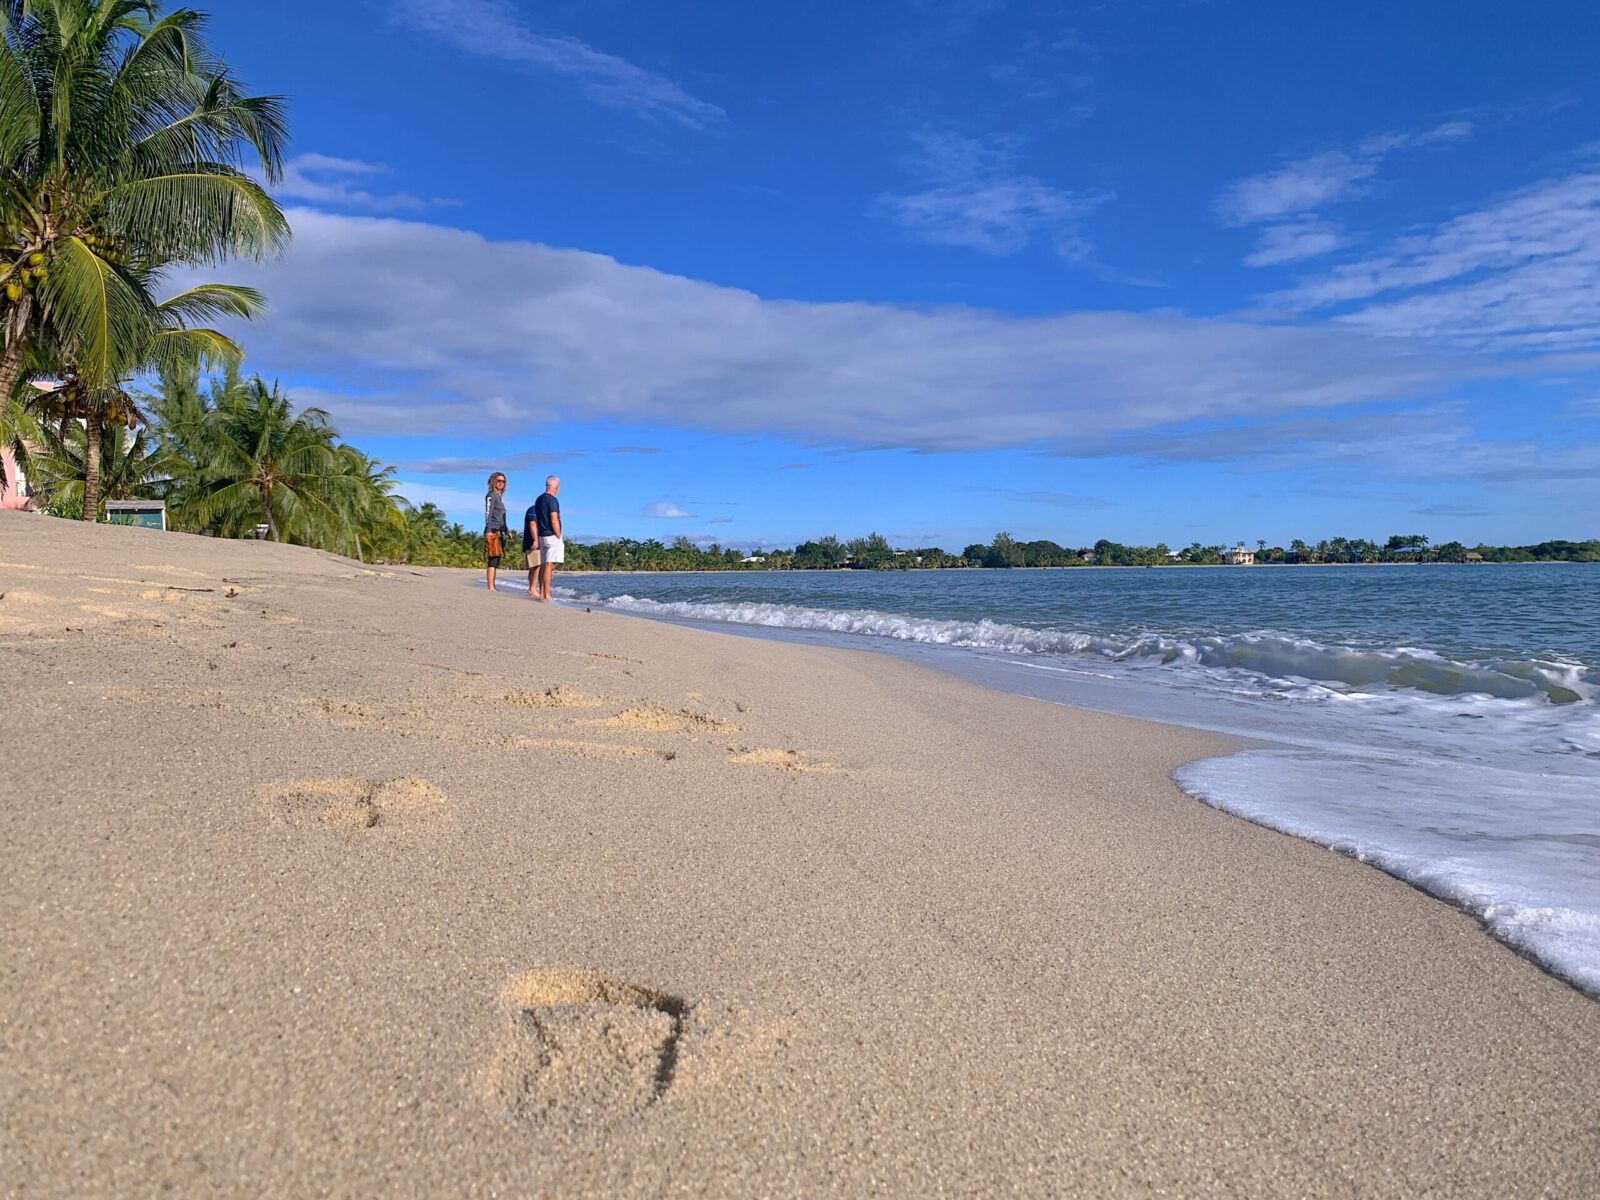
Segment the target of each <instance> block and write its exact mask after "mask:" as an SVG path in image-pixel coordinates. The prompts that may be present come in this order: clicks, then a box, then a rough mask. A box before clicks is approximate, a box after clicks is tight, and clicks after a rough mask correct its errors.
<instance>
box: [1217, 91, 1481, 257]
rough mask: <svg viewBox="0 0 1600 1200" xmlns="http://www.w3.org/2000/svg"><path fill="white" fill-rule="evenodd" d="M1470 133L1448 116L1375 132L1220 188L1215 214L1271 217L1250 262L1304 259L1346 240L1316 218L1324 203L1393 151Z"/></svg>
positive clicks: (1356, 191)
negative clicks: (1427, 124) (1415, 127)
mask: <svg viewBox="0 0 1600 1200" xmlns="http://www.w3.org/2000/svg"><path fill="white" fill-rule="evenodd" d="M1471 132H1472V126H1471V125H1470V124H1468V123H1467V122H1465V121H1447V122H1445V123H1444V124H1442V125H1436V126H1434V127H1433V128H1431V129H1424V130H1420V131H1414V132H1410V133H1380V134H1375V135H1374V136H1372V137H1369V138H1366V139H1365V140H1363V141H1362V142H1361V143H1360V144H1359V145H1358V146H1357V147H1356V148H1355V149H1354V150H1326V151H1323V152H1322V153H1320V154H1313V155H1311V156H1310V157H1308V158H1301V159H1296V160H1294V161H1293V162H1289V163H1285V164H1284V165H1283V166H1281V167H1279V168H1278V169H1277V170H1276V171H1268V172H1266V173H1265V174H1262V175H1253V176H1251V177H1250V178H1248V179H1241V180H1239V181H1238V182H1236V183H1234V184H1232V185H1230V186H1229V187H1228V188H1226V189H1224V191H1223V192H1222V194H1221V195H1220V196H1218V197H1217V202H1216V213H1217V217H1218V218H1219V219H1220V220H1221V221H1222V222H1223V223H1224V224H1226V225H1260V224H1263V223H1265V222H1271V224H1268V225H1267V227H1266V228H1265V229H1263V230H1262V231H1261V232H1260V234H1259V235H1258V236H1257V238H1256V248H1255V249H1254V250H1253V251H1251V252H1250V253H1249V254H1248V255H1246V256H1245V258H1244V263H1245V265H1246V266H1249V267H1267V266H1280V265H1282V264H1284V263H1291V262H1303V261H1305V260H1306V259H1311V258H1319V257H1321V256H1322V255H1325V254H1331V253H1333V252H1334V251H1335V250H1341V249H1343V248H1344V247H1345V246H1347V245H1349V244H1350V239H1349V238H1347V237H1346V236H1345V235H1344V232H1343V231H1342V230H1341V229H1340V228H1339V226H1337V225H1334V224H1332V223H1330V222H1327V221H1322V220H1318V219H1317V217H1316V216H1315V213H1316V211H1317V210H1318V209H1320V208H1322V207H1324V206H1325V205H1328V204H1333V203H1337V202H1338V201H1341V200H1349V199H1352V198H1354V197H1356V196H1359V195H1361V194H1362V193H1363V192H1364V191H1365V190H1366V185H1367V181H1368V180H1370V179H1372V178H1373V176H1375V175H1376V174H1377V173H1378V169H1379V168H1380V167H1381V166H1382V165H1383V161H1384V159H1385V158H1386V157H1387V156H1388V155H1390V154H1393V153H1395V152H1396V151H1398V150H1408V149H1412V148H1414V147H1417V146H1426V145H1430V144H1432V143H1435V142H1448V141H1455V140H1457V139H1458V138H1463V137H1466V136H1467V135H1468V134H1470V133H1471Z"/></svg>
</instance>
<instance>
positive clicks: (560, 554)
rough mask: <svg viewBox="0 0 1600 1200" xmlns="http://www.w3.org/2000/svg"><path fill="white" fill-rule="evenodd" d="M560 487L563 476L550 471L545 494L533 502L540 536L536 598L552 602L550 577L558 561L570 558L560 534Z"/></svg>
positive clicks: (535, 522) (534, 523)
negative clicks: (558, 496)
mask: <svg viewBox="0 0 1600 1200" xmlns="http://www.w3.org/2000/svg"><path fill="white" fill-rule="evenodd" d="M560 490H561V480H560V478H559V477H557V476H555V475H551V476H549V477H548V478H546V479H545V481H544V495H542V496H540V497H539V498H538V499H537V500H535V501H534V502H533V525H534V529H535V531H536V532H537V534H538V537H539V589H538V594H537V595H535V596H534V599H535V600H540V601H543V602H544V603H546V604H548V603H550V577H551V576H552V575H554V574H555V571H556V564H557V563H562V562H565V561H566V560H567V553H566V545H565V543H564V542H563V540H562V537H561V502H560V501H559V500H557V499H556V493H557V492H559V491H560Z"/></svg>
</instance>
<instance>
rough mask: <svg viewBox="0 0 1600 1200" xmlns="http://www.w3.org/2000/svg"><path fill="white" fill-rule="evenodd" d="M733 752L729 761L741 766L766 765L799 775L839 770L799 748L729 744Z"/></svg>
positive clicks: (775, 769) (769, 767)
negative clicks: (782, 748) (750, 747)
mask: <svg viewBox="0 0 1600 1200" xmlns="http://www.w3.org/2000/svg"><path fill="white" fill-rule="evenodd" d="M728 749H729V750H730V751H732V752H733V753H732V754H731V755H730V757H729V758H728V761H729V762H731V763H734V764H735V765H737V766H741V767H766V768H768V769H769V770H773V771H791V772H793V773H795V774H797V775H818V774H824V773H827V772H832V771H837V770H838V768H837V767H835V766H833V765H832V764H830V763H819V762H812V761H810V760H809V759H808V758H807V757H806V756H805V754H804V753H802V752H801V751H799V750H775V749H771V748H768V747H759V748H757V749H754V750H751V749H740V748H739V747H737V746H729V747H728Z"/></svg>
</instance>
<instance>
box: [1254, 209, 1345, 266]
mask: <svg viewBox="0 0 1600 1200" xmlns="http://www.w3.org/2000/svg"><path fill="white" fill-rule="evenodd" d="M1349 243H1350V239H1349V238H1348V237H1347V236H1346V235H1345V233H1344V230H1342V229H1341V228H1339V226H1337V225H1335V224H1333V223H1332V222H1330V221H1315V220H1310V221H1292V222H1289V223H1286V224H1283V225H1270V226H1268V227H1267V228H1266V229H1263V230H1262V231H1261V236H1260V238H1259V239H1258V240H1257V241H1256V248H1255V250H1254V251H1253V252H1251V253H1250V254H1248V255H1246V256H1245V260H1244V263H1245V266H1247V267H1269V266H1277V265H1279V264H1282V263H1291V262H1302V261H1304V260H1305V259H1308V258H1320V257H1321V256H1322V255H1324V254H1331V253H1333V252H1334V251H1335V250H1338V249H1340V248H1341V247H1343V246H1347V245H1349Z"/></svg>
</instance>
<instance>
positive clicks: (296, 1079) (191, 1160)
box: [0, 512, 1600, 1200]
mask: <svg viewBox="0 0 1600 1200" xmlns="http://www.w3.org/2000/svg"><path fill="white" fill-rule="evenodd" d="M513 582H514V581H513ZM0 593H4V595H3V597H0V688H3V689H4V694H5V697H6V701H5V707H4V709H3V710H0V837H3V845H4V847H5V863H6V870H5V872H4V878H3V880H0V921H3V928H4V931H5V934H4V937H5V943H4V954H3V955H0V1014H3V1015H0V1022H3V1025H0V1029H3V1036H0V1183H3V1188H4V1192H5V1194H8V1195H19V1196H20V1195H26V1196H57V1195H60V1196H68V1195H71V1196H84V1195H134V1194H141V1195H142V1194H149V1193H154V1192H157V1191H160V1190H162V1189H167V1190H170V1191H172V1192H174V1193H175V1194H190V1195H200V1194H208V1195H228V1196H257V1195H297V1196H301V1195H324V1194H344V1195H378V1194H382V1195H391V1196H402V1195H481V1196H492V1195H551V1196H600V1195H694V1196H701V1195H706V1196H749V1195H838V1196H859V1195H866V1194H881V1195H904V1196H929V1195H952V1196H954V1195H974V1196H977V1195H1038V1196H1061V1195H1080V1196H1093V1197H1116V1196H1158V1195H1178V1196H1230V1197H1237V1196H1263V1197H1266V1196H1307V1197H1309V1196H1363V1197H1366V1196H1416V1195H1429V1196H1481V1197H1519V1196H1529V1197H1532V1196H1553V1197H1575V1198H1577V1197H1582V1198H1585V1200H1587V1198H1588V1197H1592V1196H1594V1195H1596V1194H1600V1055H1597V1053H1596V1050H1595V1047H1596V1046H1597V1045H1600V1005H1597V1004H1595V1003H1594V1002H1593V1001H1590V1000H1588V999H1585V998H1584V997H1582V996H1581V995H1579V994H1578V993H1576V992H1575V991H1573V990H1572V989H1570V988H1568V987H1567V986H1566V985H1564V984H1562V983H1560V982H1558V981H1556V980H1554V979H1552V978H1550V977H1548V976H1546V975H1545V974H1543V973H1542V972H1540V971H1539V970H1538V969H1537V968H1536V967H1534V966H1533V965H1532V964H1530V963H1528V962H1526V961H1524V960H1523V959H1521V958H1519V957H1517V956H1516V955H1515V954H1513V953H1512V952H1511V951H1509V950H1507V949H1506V948H1505V947H1503V946H1501V945H1499V944H1497V943H1496V942H1494V941H1493V940H1491V939H1490V938H1489V937H1488V936H1487V935H1485V934H1484V933H1483V932H1482V931H1481V930H1480V929H1479V928H1478V927H1477V925H1476V923H1475V922H1474V921H1472V920H1471V919H1470V918H1469V917H1467V916H1466V915H1464V914H1462V913H1460V912H1457V911H1455V910H1453V909H1451V908H1448V907H1446V906H1445V905H1442V904H1439V903H1436V902H1434V901H1432V900H1430V899H1428V898H1427V897H1425V896H1423V895H1421V894H1420V893H1418V892H1416V891H1414V890H1412V889H1411V888H1409V887H1407V886H1405V885H1404V884H1401V883H1399V882H1397V881H1395V880H1393V879H1390V878H1388V877H1387V876H1384V875H1382V874H1380V873H1379V872H1377V871H1375V870H1372V869H1369V868H1367V867H1364V866H1362V865H1360V864H1358V863H1355V862H1353V861H1350V860H1348V859H1345V858H1342V857H1340V856H1338V855H1335V854H1332V853H1330V852H1328V851H1325V850H1321V849H1318V848H1316V847H1314V846H1311V845H1309V844H1306V843H1303V842H1299V841H1297V840H1295V839H1292V838H1288V837H1285V836H1282V835H1279V834H1276V833H1272V832H1270V831H1268V830H1264V829H1260V828H1257V827H1255V826H1252V825H1249V824H1247V823H1245V822H1243V821H1239V820H1237V819H1234V818H1232V817H1229V816H1226V815H1224V814H1222V813H1219V812H1216V811H1214V810H1212V809H1209V808H1206V807H1205V806H1203V805H1201V804H1198V803H1196V802H1194V801H1192V800H1189V799H1187V798H1186V797H1184V796H1183V795H1182V794H1181V793H1180V792H1179V791H1178V790H1177V789H1176V787H1175V786H1174V785H1173V784H1172V783H1171V782H1170V778H1169V776H1170V772H1171V771H1172V770H1173V768H1174V767H1176V766H1177V765H1179V764H1181V763H1183V762H1185V761H1188V760H1191V759H1193V758H1196V757H1200V756H1205V755H1212V754H1218V753H1225V752H1226V751H1227V750H1228V749H1229V743H1227V742H1226V741H1225V740H1223V739H1220V738H1217V737H1213V736H1211V735H1207V734H1201V733H1197V732H1193V731H1189V730H1183V729H1177V728H1171V727H1166V726H1159V725H1152V724H1147V723H1142V722H1138V721H1132V720H1126V719H1122V718H1117V717H1111V716H1105V715H1101V714H1096V713H1089V712H1082V711H1075V710H1070V709H1064V708H1060V707H1057V706H1052V705H1046V704H1041V703H1037V702H1033V701H1029V700H1025V699H1021V698H1017V697H1011V696H1006V695H1001V694H998V693H994V692H990V691H986V690H984V689H982V688H979V687H976V686H973V685H969V684H966V683H963V682H960V681H957V680H952V679H948V678H945V677H942V676H939V675H936V674H933V673H931V672H928V671H925V670H923V669H921V668H919V667H917V666H915V665H913V664H909V663H904V662H900V661H897V660H895V659H892V658H889V657H887V656H883V655H872V654H864V653H855V652H850V651H835V650H827V649H820V648H816V647H804V646H794V645H785V644H780V643H775V642H764V641H759V640H754V639H745V638H737V637H728V636H722V635H717V634H712V633H703V632H700V631H697V630H691V629H682V628H676V627H671V626H666V625H661V624H654V623H648V622H644V621H639V620H632V619H629V618H626V617H621V616H615V615H611V614H605V613H587V612H584V611H582V610H581V609H572V608H561V607H550V606H537V605H534V604H531V603H529V602H527V601H526V600H525V599H522V598H518V596H517V593H516V592H515V591H514V590H513V591H511V592H508V593H506V594H502V595H498V596H497V595H490V594H488V593H486V592H485V591H484V590H483V588H482V583H481V577H479V576H475V575H473V574H471V573H468V572H459V571H444V570H420V569H413V568H405V567H366V568H363V567H361V566H359V565H358V564H356V563H354V562H350V561H347V560H344V559H339V558H335V557H332V556H329V555H324V554H320V553H315V552H311V551H306V550H302V549H296V548H292V547H280V546H273V545H267V544H257V543H231V542H217V541H213V540H210V539H204V538H192V537H186V536H183V535H178V534H161V533H156V532H151V531H145V530H136V529H122V528H111V527H89V528H85V527H83V526H81V525H79V524H76V523H68V522H63V521H56V520H52V519H49V518H44V517H37V516H32V515H27V514H14V513H8V512H7V513H0Z"/></svg>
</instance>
